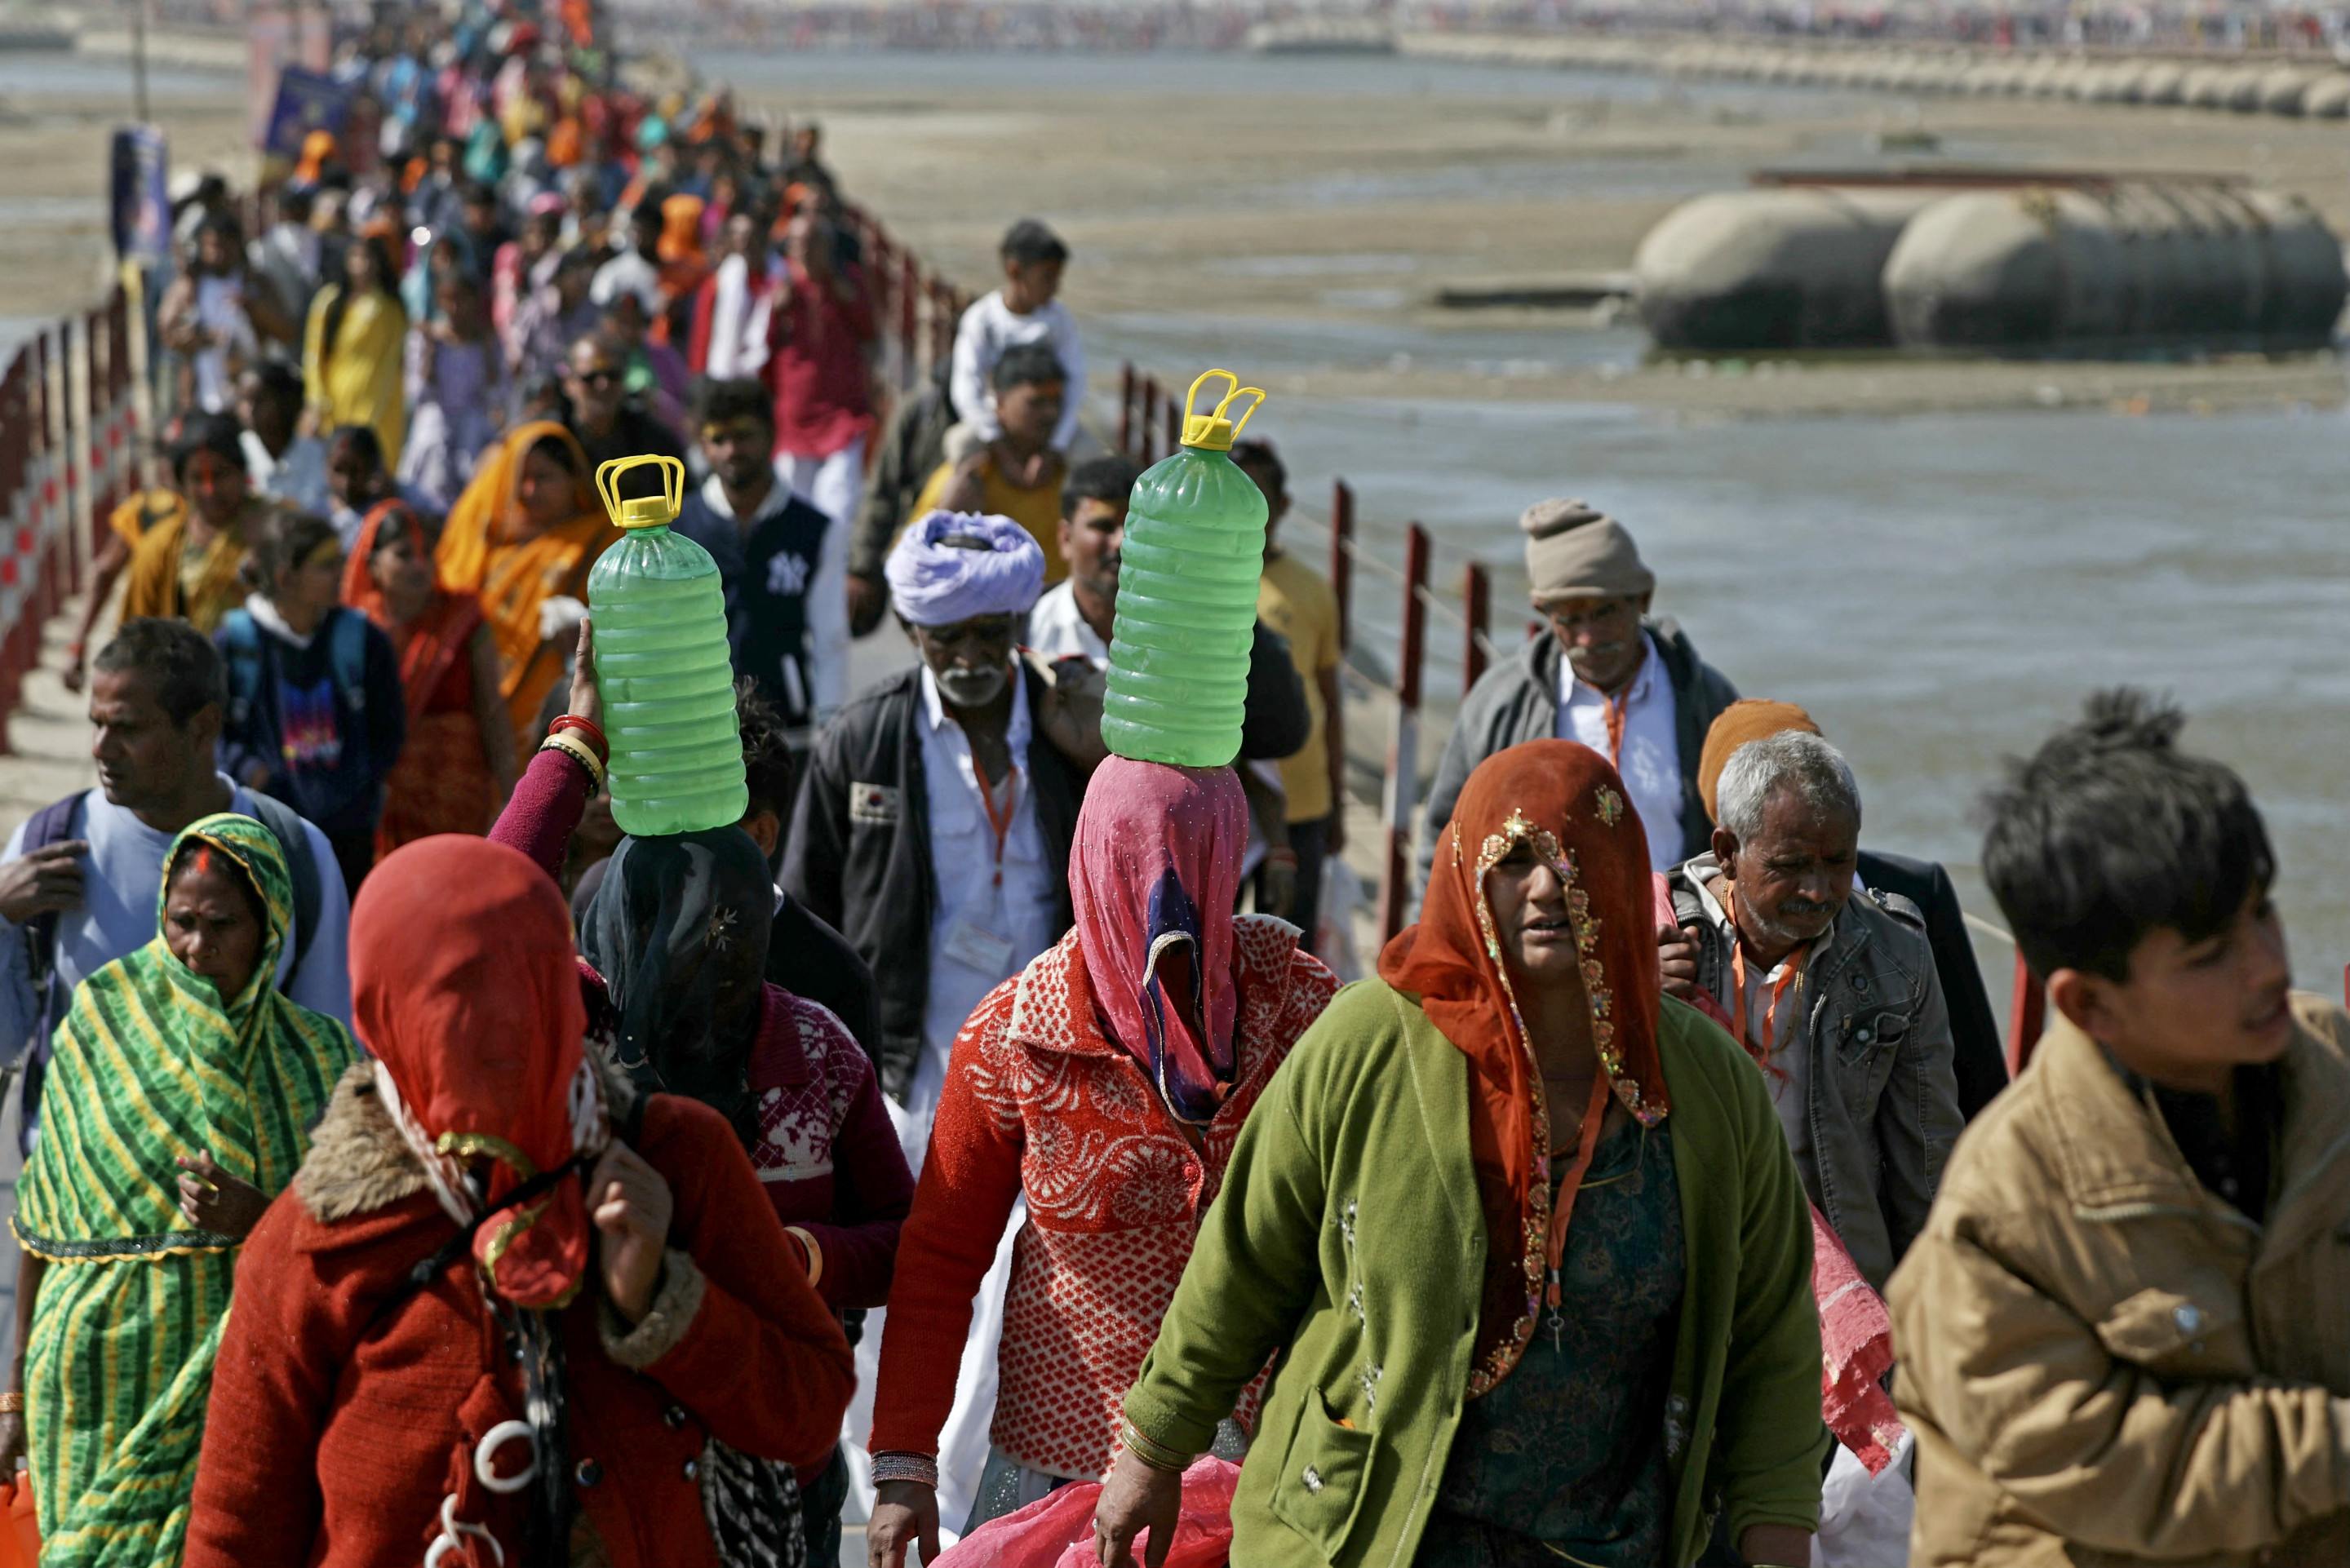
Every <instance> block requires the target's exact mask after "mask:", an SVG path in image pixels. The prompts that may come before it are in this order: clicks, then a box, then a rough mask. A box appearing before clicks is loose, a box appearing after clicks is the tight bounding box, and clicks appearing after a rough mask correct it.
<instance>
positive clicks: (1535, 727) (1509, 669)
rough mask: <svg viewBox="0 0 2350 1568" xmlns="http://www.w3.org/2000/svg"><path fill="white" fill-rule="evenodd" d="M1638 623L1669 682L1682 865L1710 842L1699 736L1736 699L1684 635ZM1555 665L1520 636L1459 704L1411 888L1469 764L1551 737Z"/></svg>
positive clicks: (1539, 641) (1554, 658)
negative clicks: (1518, 644) (1512, 652)
mask: <svg viewBox="0 0 2350 1568" xmlns="http://www.w3.org/2000/svg"><path fill="white" fill-rule="evenodd" d="M1640 624H1641V626H1642V628H1644V629H1645V630H1646V631H1647V632H1648V635H1649V636H1650V637H1652V638H1654V639H1656V642H1657V650H1658V651H1659V653H1660V654H1662V655H1663V656H1664V660H1665V673H1666V675H1667V676H1669V678H1670V680H1671V681H1672V689H1673V729H1674V732H1675V739H1676V740H1677V741H1678V742H1679V746H1680V753H1681V857H1682V858H1683V859H1687V858H1688V857H1690V856H1692V855H1702V854H1704V853H1705V852H1706V851H1707V850H1708V849H1709V848H1711V846H1712V844H1713V824H1712V823H1711V822H1709V821H1707V820H1706V815H1705V805H1704V802H1703V801H1702V800H1701V799H1700V796H1699V794H1698V790H1697V763H1698V757H1699V755H1700V753H1702V752H1703V751H1704V750H1705V732H1707V731H1708V730H1710V729H1711V728H1712V727H1713V722H1714V720H1715V719H1716V718H1717V717H1719V716H1720V715H1721V711H1722V710H1723V709H1724V708H1727V707H1729V706H1730V705H1731V703H1732V702H1735V701H1738V689H1737V688H1736V687H1734V686H1732V685H1731V683H1730V681H1729V680H1728V678H1727V677H1725V676H1724V675H1723V674H1722V673H1721V670H1716V669H1715V668H1714V667H1713V666H1712V665H1711V664H1708V663H1707V662H1706V661H1705V660H1704V659H1700V658H1699V657H1698V656H1697V649H1695V648H1693V647H1691V646H1690V639H1689V634H1688V633H1686V632H1684V631H1683V630H1681V628H1679V626H1677V625H1675V624H1674V623H1673V622H1671V621H1669V620H1660V619H1658V618H1653V617H1651V618H1647V619H1644V620H1643V621H1642V622H1641V623H1640ZM1558 660H1559V649H1558V639H1556V638H1555V637H1552V636H1549V635H1548V634H1547V633H1545V634H1544V635H1542V636H1539V637H1532V638H1528V639H1526V643H1525V646H1524V647H1523V648H1522V649H1519V650H1518V652H1517V654H1516V656H1515V657H1513V658H1511V659H1505V660H1503V662H1501V663H1499V664H1496V665H1494V666H1493V667H1492V669H1491V670H1486V671H1485V673H1484V674H1483V675H1482V676H1480V677H1478V680H1477V684H1476V685H1475V686H1473V687H1471V688H1470V691H1469V695H1468V696H1467V697H1466V698H1464V699H1463V700H1462V701H1461V712H1460V714H1459V716H1458V717H1456V718H1455V719H1454V720H1453V722H1452V733H1451V735H1450V736H1449V737H1447V739H1446V740H1445V742H1444V754H1443V755H1442V756H1441V757H1440V758H1439V759H1438V760H1437V763H1436V778H1435V780H1434V782H1432V783H1431V784H1430V785H1429V786H1428V815H1427V816H1426V818H1425V819H1424V821H1423V825H1422V826H1421V828H1420V834H1419V884H1418V885H1419V887H1422V888H1425V887H1427V886H1428V867H1429V866H1430V863H1431V862H1432V861H1433V860H1434V859H1435V857H1436V840H1437V837H1438V836H1439V835H1440V834H1441V833H1443V831H1444V828H1445V825H1446V824H1447V823H1450V822H1451V820H1452V806H1453V803H1454V802H1456V801H1458V800H1459V799H1460V798H1461V785H1463V784H1467V783H1468V782H1469V775H1470V774H1471V772H1473V771H1474V770H1475V768H1476V766H1477V764H1478V763H1482V762H1483V761H1484V760H1485V759H1486V758H1487V757H1490V756H1492V754H1493V753H1495V752H1505V751H1507V750H1509V749H1510V748H1511V747H1512V746H1516V745H1523V743H1524V742H1528V741H1546V740H1549V739H1550V738H1551V737H1552V736H1553V735H1555V734H1556V733H1557V732H1558ZM1657 869H1658V870H1659V871H1661V870H1663V869H1665V867H1661V866H1659V867H1657Z"/></svg>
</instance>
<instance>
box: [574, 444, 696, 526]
mask: <svg viewBox="0 0 2350 1568" xmlns="http://www.w3.org/2000/svg"><path fill="white" fill-rule="evenodd" d="M647 463H651V464H653V465H654V466H656V467H658V468H660V471H661V493H660V504H661V510H662V511H663V513H664V514H666V515H665V516H664V517H663V518H662V519H661V521H663V522H667V521H670V520H671V519H673V518H675V517H676V516H677V514H679V513H680V512H682V511H683V510H685V464H683V463H681V462H679V461H678V460H677V459H675V458H673V457H665V456H663V455H662V454H660V452H639V454H638V455H636V456H635V457H616V458H613V459H612V460H611V461H610V462H606V463H603V464H601V465H600V466H598V468H597V470H596V494H597V495H598V498H600V499H601V500H602V501H603V503H604V510H605V511H606V512H607V513H608V514H610V515H611V518H612V520H613V521H614V522H616V523H625V522H626V521H627V513H628V511H629V509H630V508H635V509H636V510H638V511H639V512H643V511H647V510H650V509H649V508H647V507H646V506H645V503H646V502H648V501H650V500H652V499H654V498H653V497H652V496H650V495H639V496H632V497H631V498H629V500H627V501H623V500H621V499H620V492H619V483H620V475H622V474H624V473H627V472H629V471H630V470H631V469H638V468H642V467H644V466H645V465H646V464H647ZM641 525H642V524H639V526H641Z"/></svg>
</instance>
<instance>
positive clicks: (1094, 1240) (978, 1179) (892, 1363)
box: [872, 915, 1338, 1477]
mask: <svg viewBox="0 0 2350 1568" xmlns="http://www.w3.org/2000/svg"><path fill="white" fill-rule="evenodd" d="M1233 924H1234V927H1235V933H1234V934H1235V938H1236V940H1235V942H1234V956H1233V967H1234V969H1235V971H1237V974H1238V978H1239V981H1240V1011H1239V1013H1238V1020H1237V1025H1236V1029H1237V1046H1238V1057H1239V1060H1238V1063H1237V1065H1236V1069H1235V1075H1234V1079H1233V1083H1232V1093H1231V1094H1230V1095H1229V1096H1227V1097H1226V1099H1225V1101H1224V1103H1223V1106H1222V1108H1220V1109H1219V1110H1218V1111H1217V1112H1216V1116H1215V1119H1214V1120H1213V1121H1211V1122H1210V1123H1209V1124H1208V1126H1207V1127H1206V1128H1205V1129H1204V1131H1203V1132H1202V1133H1201V1137H1200V1138H1199V1141H1198V1143H1197V1144H1196V1145H1195V1144H1194V1143H1193V1142H1192V1140H1191V1137H1189V1136H1187V1134H1186V1130H1185V1129H1184V1127H1182V1125H1181V1124H1180V1123H1179V1122H1177V1121H1176V1120H1175V1118H1174V1116H1172V1115H1171V1114H1170V1112H1169V1111H1168V1109H1167V1106H1166V1105H1165V1103H1164V1102H1163V1101H1162V1100H1161V1099H1160V1098H1159V1093H1158V1090H1157V1089H1156V1088H1155V1087H1154V1086H1153V1085H1151V1083H1150V1080H1149V1076H1148V1075H1146V1074H1145V1073H1144V1072H1143V1070H1142V1068H1141V1067H1140V1066H1139V1065H1138V1064H1137V1063H1136V1062H1135V1059H1134V1058H1133V1057H1132V1056H1131V1055H1129V1054H1127V1052H1125V1051H1124V1050H1122V1049H1121V1048H1120V1047H1119V1046H1118V1045H1117V1044H1114V1043H1112V1042H1111V1041H1110V1040H1109V1039H1108V1038H1107V1037H1106V1036H1105V1035H1104V1034H1103V1033H1102V1032H1101V1025H1100V1023H1098V1021H1097V1015H1096V1012H1095V1010H1094V1002H1093V992H1092V989H1091V985H1090V983H1089V981H1088V980H1087V973H1086V967H1085V959H1084V955H1083V954H1082V952H1081V951H1080V950H1079V949H1078V947H1077V938H1076V932H1074V931H1072V932H1071V933H1069V934H1068V935H1067V936H1066V937H1064V938H1062V939H1061V941H1060V942H1059V944H1058V945H1057V946H1055V947H1053V948H1051V949H1048V950H1046V951H1045V952H1044V953H1043V954H1041V955H1040V956H1038V957H1037V958H1036V959H1035V961H1033V962H1031V963H1030V964H1029V966H1028V967H1027V968H1026V969H1025V970H1024V971H1022V972H1021V973H1020V974H1019V975H1018V976H1017V977H1015V978H1014V979H1012V980H1008V981H1004V982H1003V984H1002V985H1000V986H998V987H996V988H995V990H994V991H993V992H990V993H989V994H988V997H987V999H986V1000H985V1001H984V1002H981V1003H980V1004H979V1007H978V1009H977V1010H976V1011H974V1012H972V1015H971V1018H970V1020H969V1022H967V1023H964V1024H963V1026H962V1033H960V1034H958V1035H957V1036H956V1037H955V1043H954V1050H953V1053H952V1054H951V1057H950V1058H949V1060H948V1064H947V1081H946V1086H945V1089H944V1091H943V1094H942V1096H941V1099H940V1102H939V1109H938V1117H937V1120H936V1121H935V1122H934V1123H933V1124H932V1126H931V1148H930V1154H929V1156H928V1158H926V1159H925V1161H924V1163H923V1165H922V1179H921V1182H920V1186H918V1187H917V1188H916V1189H915V1191H914V1211H913V1213H912V1214H911V1215H910V1217H909V1218H908V1219H907V1220H906V1228H905V1231H903V1232H902V1234H901V1235H900V1237H899V1247H898V1263H899V1267H898V1281H897V1284H896V1286H895V1288H893V1289H892V1290H891V1292H890V1293H889V1317H888V1319H887V1326H886V1328H885V1330H884V1332H883V1334H882V1340H881V1375H880V1380H879V1386H878V1387H877V1389H876V1391H875V1399H874V1407H873V1442H872V1449H873V1451H874V1452H875V1453H877V1454H878V1453H882V1452H890V1451H895V1452H905V1453H917V1454H934V1453H936V1452H937V1451H938V1441H939V1428H941V1427H942V1426H944V1425H945V1424H946V1418H947V1413H948V1411H949V1409H950V1408H951V1406H952V1405H953V1403H954V1389H955V1370H956V1362H957V1360H958V1357H957V1355H955V1354H954V1347H956V1346H959V1345H962V1342H963V1339H964V1337H965V1336H966V1335H967V1334H969V1333H970V1331H971V1303H972V1297H973V1296H974V1295H976V1294H977V1293H978V1291H979V1285H980V1282H981V1280H982V1279H983V1278H984V1277H985V1276H986V1273H987V1270H988V1266H989V1264H990V1263H991V1262H993V1260H994V1256H995V1247H996V1242H997V1241H998V1240H999V1239H1000V1238H1001V1237H1002V1236H1003V1225H1004V1221H1005V1220H1007V1219H1008V1218H1009V1217H1010V1216H1011V1213H1012V1203H1013V1199H1014V1198H1015V1197H1020V1196H1025V1197H1026V1199H1027V1200H1028V1220H1027V1223H1026V1225H1025V1226H1024V1228H1023V1229H1022V1231H1021V1234H1020V1240H1019V1243H1018V1248H1017V1251H1015V1252H1014V1255H1013V1263H1012V1281H1011V1285H1010V1288H1009V1289H1008V1290H1007V1292H1006V1293H1005V1299H1004V1306H1003V1340H1002V1342H1001V1343H1000V1345H999V1347H998V1349H997V1351H996V1375H997V1379H998V1392H997V1394H996V1400H995V1424H994V1428H993V1432H992V1433H991V1434H990V1436H991V1437H992V1438H993V1441H994V1443H995V1445H996V1446H997V1447H998V1448H1000V1449H1003V1451H1004V1452H1005V1453H1007V1454H1009V1455H1011V1456H1012V1457H1013V1458H1014V1459H1017V1460H1019V1461H1020V1462H1021V1463H1023V1464H1024V1465H1028V1466H1030V1467H1032V1468H1034V1469H1041V1470H1044V1471H1046V1472H1047V1473H1049V1474H1053V1475H1058V1476H1070V1477H1091V1476H1098V1475H1100V1474H1101V1473H1102V1471H1103V1470H1104V1469H1107V1467H1108V1465H1109V1462H1110V1460H1111V1459H1112V1458H1113V1456H1114V1455H1115V1453H1116V1451H1117V1447H1118V1420H1119V1404H1120V1401H1121V1400H1123V1399H1124V1398H1125V1397H1126V1391H1127V1389H1128V1387H1129V1386H1132V1385H1133V1382H1134V1378H1135V1374H1136V1373H1137V1372H1139V1370H1140V1369H1141V1366H1142V1358H1143V1355H1145V1354H1146V1353H1147V1352H1148V1351H1149V1349H1150V1345H1151V1342H1152V1341H1153V1340H1155V1339H1156V1338H1157V1337H1158V1335H1159V1319H1160V1318H1161V1317H1163V1316H1165V1315H1166V1313H1167V1303H1168V1302H1169V1301H1170V1299H1171V1298H1172V1297H1173V1296H1174V1294H1175V1284H1176V1282H1177V1281H1178V1280H1180V1279H1181V1278H1182V1275H1183V1265H1184V1264H1185V1263H1186V1262H1189V1261H1190V1259H1191V1241H1192V1238H1193V1236H1195V1235H1196V1234H1197V1233H1198V1231H1199V1225H1200V1217H1201V1215H1202V1214H1204V1213H1205V1212H1206V1211H1207V1208H1208V1205H1209V1204H1210V1203H1211V1201H1213V1200H1214V1199H1215V1196H1216V1190H1217V1188H1218V1186H1219V1185H1220V1184H1221V1183H1222V1180H1223V1175H1224V1165H1225V1162H1226V1161H1227V1160H1229V1159H1230V1158H1232V1144H1233V1142H1234V1141H1235V1140H1236V1139H1238V1138H1239V1137H1240V1131H1241V1124H1242V1123H1243V1122H1244V1121H1245V1120H1246V1119H1247V1118H1248V1114H1249V1111H1250V1109H1251V1107H1253V1106H1254V1105H1255V1104H1256V1101H1257V1096H1259V1095H1261V1094H1262V1093H1263V1090H1264V1085H1265V1084H1266V1083H1267V1081H1268V1080H1270V1079H1271V1078H1272V1076H1273V1073H1274V1068H1276V1067H1278V1066H1280V1065H1281V1064H1282V1062H1283V1061H1284V1059H1285V1058H1286V1057H1287V1056H1288V1054H1289V1050H1290V1047H1291V1046H1293V1045H1295V1044H1296V1043H1297V1037H1298V1036H1299V1035H1300V1034H1302V1033H1305V1027H1306V1025H1307V1024H1309V1023H1313V1022H1314V1020H1315V1018H1317V1017H1319V1016H1320V1015H1321V1012H1322V1010H1323V1008H1324V1007H1326V1006H1327V1005H1328V1004H1329V1001H1330V998H1331V996H1332V995H1333V994H1334V993H1336V991H1337V985H1338V982H1337V981H1336V979H1335V978H1333V977H1332V975H1331V973H1330V971H1328V970H1327V969H1326V968H1324V967H1323V965H1322V963H1321V961H1320V960H1318V959H1316V958H1315V957H1314V956H1313V955H1312V954H1310V953H1308V952H1305V951H1304V950H1301V949H1300V948H1299V947H1298V946H1297V934H1296V932H1295V930H1294V929H1292V928H1290V927H1289V926H1287V925H1284V924H1283V923H1282V922H1281V921H1279V920H1275V919H1265V918H1260V917H1258V916H1254V915H1243V916H1241V917H1239V918H1238V919H1236V920H1235V921H1234V922H1233ZM1252 1405H1253V1400H1251V1399H1248V1398H1243V1407H1244V1408H1243V1415H1246V1414H1248V1413H1249V1412H1248V1409H1247V1408H1246V1407H1250V1406H1252Z"/></svg>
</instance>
